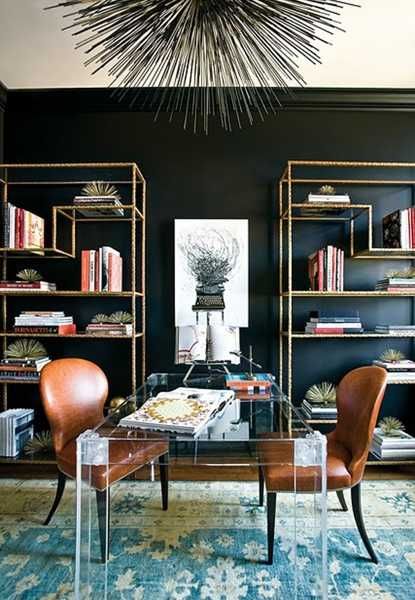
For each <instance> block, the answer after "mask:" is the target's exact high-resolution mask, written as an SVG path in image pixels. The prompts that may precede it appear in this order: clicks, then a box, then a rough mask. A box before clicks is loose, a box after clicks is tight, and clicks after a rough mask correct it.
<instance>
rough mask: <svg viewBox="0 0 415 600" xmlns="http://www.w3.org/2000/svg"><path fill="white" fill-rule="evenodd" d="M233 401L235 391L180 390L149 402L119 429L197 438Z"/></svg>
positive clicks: (162, 393) (158, 396) (124, 420)
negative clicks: (160, 432) (150, 431)
mask: <svg viewBox="0 0 415 600" xmlns="http://www.w3.org/2000/svg"><path fill="white" fill-rule="evenodd" d="M234 398H235V392H234V391H232V390H210V389H198V388H186V387H179V388H177V389H175V390H173V391H171V392H160V393H159V394H157V396H156V397H155V398H150V399H149V400H147V401H146V402H145V403H144V404H143V406H142V407H141V408H139V409H138V410H137V411H135V412H134V413H132V414H131V415H128V416H126V417H124V418H122V419H121V421H120V426H121V427H132V428H139V429H151V430H155V431H165V432H173V433H178V434H183V435H193V436H196V435H197V434H198V433H199V432H200V431H201V430H202V429H203V428H204V427H205V426H206V425H207V424H208V423H209V421H211V420H212V419H213V418H215V417H216V415H217V414H218V412H222V411H223V410H224V409H225V407H226V406H227V404H228V403H229V402H232V401H233V400H234Z"/></svg>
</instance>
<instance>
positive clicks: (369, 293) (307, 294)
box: [282, 290, 415, 298]
mask: <svg viewBox="0 0 415 600" xmlns="http://www.w3.org/2000/svg"><path fill="white" fill-rule="evenodd" d="M282 295H283V296H284V298H288V297H291V296H292V297H295V298H341V297H344V298H353V297H363V298H364V297H367V298H372V297H373V298H376V297H378V296H379V297H381V298H399V297H404V298H405V297H409V298H411V297H412V296H415V291H414V292H387V291H383V290H346V291H344V292H315V291H312V290H294V291H292V292H283V294H282Z"/></svg>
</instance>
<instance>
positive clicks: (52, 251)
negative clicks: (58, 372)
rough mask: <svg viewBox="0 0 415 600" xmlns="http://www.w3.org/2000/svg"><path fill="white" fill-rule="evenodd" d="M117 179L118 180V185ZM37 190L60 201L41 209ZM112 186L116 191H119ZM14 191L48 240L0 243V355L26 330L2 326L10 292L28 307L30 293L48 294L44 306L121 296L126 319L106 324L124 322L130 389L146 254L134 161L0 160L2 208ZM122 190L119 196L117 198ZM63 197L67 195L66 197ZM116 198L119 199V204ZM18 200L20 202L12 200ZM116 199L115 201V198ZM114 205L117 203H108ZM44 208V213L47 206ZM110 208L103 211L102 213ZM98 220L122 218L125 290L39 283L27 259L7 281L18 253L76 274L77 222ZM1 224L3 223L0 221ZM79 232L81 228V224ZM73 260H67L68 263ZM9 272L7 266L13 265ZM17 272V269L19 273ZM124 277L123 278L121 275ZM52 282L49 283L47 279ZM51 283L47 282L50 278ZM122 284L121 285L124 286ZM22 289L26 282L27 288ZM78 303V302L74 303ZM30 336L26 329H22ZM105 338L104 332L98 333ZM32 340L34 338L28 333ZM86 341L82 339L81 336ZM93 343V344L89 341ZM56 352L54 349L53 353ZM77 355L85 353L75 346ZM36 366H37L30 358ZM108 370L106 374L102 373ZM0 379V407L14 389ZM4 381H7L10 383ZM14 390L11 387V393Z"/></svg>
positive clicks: (138, 379)
mask: <svg viewBox="0 0 415 600" xmlns="http://www.w3.org/2000/svg"><path fill="white" fill-rule="evenodd" d="M121 186H122V187H121ZM74 188H75V189H79V192H80V193H81V190H84V195H82V201H83V202H82V205H81V206H77V205H76V203H74V198H73V194H72V193H71V191H72V190H73V189H74ZM39 189H45V190H46V191H47V192H48V194H45V198H51V196H52V194H54V195H55V197H60V198H63V199H64V200H63V202H62V201H61V203H60V204H57V205H54V206H51V207H50V206H49V205H48V207H47V210H46V211H45V210H41V209H40V208H39V203H42V199H41V197H40V196H39ZM118 189H119V190H120V191H121V192H122V194H121V193H119V192H118ZM19 190H24V191H25V194H24V197H25V200H24V208H25V209H26V208H29V209H30V210H32V208H31V207H33V211H34V213H36V212H38V211H39V213H40V214H42V216H43V217H44V225H45V239H46V240H47V246H46V245H45V247H44V248H42V254H39V253H38V252H34V251H33V250H31V249H28V248H8V247H7V248H5V247H3V248H1V249H0V252H1V256H0V260H1V261H2V273H3V278H4V280H5V281H4V282H3V283H4V285H2V282H0V296H2V330H1V332H0V337H1V339H2V340H3V342H2V345H3V355H5V352H6V350H7V348H8V346H9V344H10V340H11V339H13V338H15V339H16V342H21V341H22V339H24V338H25V337H27V335H28V334H24V333H19V332H14V331H9V330H8V325H9V322H10V309H11V308H12V302H13V301H11V302H10V303H9V297H14V296H21V297H22V298H25V297H28V296H30V299H31V303H32V304H31V306H30V308H36V306H33V302H35V301H34V300H33V298H34V297H37V296H42V301H43V302H45V299H46V298H47V302H48V308H49V307H50V308H51V309H55V308H59V309H60V308H61V306H60V305H58V306H57V305H56V299H57V298H58V297H66V298H68V301H69V299H71V300H73V301H76V302H77V303H78V304H79V303H80V302H82V301H83V300H84V299H85V302H89V300H87V298H89V297H91V298H97V299H103V298H105V297H108V298H110V297H111V298H123V301H124V302H125V303H126V304H127V303H128V306H127V305H126V306H125V308H126V309H127V308H128V312H129V314H130V315H131V322H130V323H129V324H123V323H120V324H117V323H113V324H112V326H113V327H117V326H120V327H123V328H126V327H129V329H130V332H129V335H124V334H122V335H117V336H115V337H117V338H119V339H123V340H126V342H125V343H126V344H128V346H127V347H129V349H130V359H129V361H128V367H126V369H128V372H129V379H130V390H128V389H126V390H124V391H125V392H129V391H131V393H134V392H135V390H136V389H137V386H138V385H141V383H142V381H143V380H144V377H145V374H146V363H145V344H146V336H145V294H146V285H145V283H146V261H145V245H146V181H145V179H144V177H143V175H142V173H141V171H140V169H139V168H138V166H137V165H136V163H133V162H129V163H122V162H108V163H92V162H91V163H65V164H61V163H48V164H0V197H1V200H2V204H3V211H2V212H1V214H2V215H3V214H5V210H6V209H7V208H8V205H9V203H10V201H11V202H14V197H15V196H16V197H17V193H18V191H19ZM85 193H87V194H88V193H89V194H92V193H94V194H100V195H101V197H100V198H99V202H95V200H96V198H94V197H93V196H91V195H89V196H86V195H85ZM121 195H122V197H123V200H121ZM65 199H66V200H65ZM103 201H105V202H104V208H107V211H106V212H105V214H101V213H100V214H98V213H97V212H96V211H97V210H98V209H101V208H102V207H103V205H102V203H103ZM121 202H122V204H121ZM19 203H20V202H19ZM114 203H115V204H114ZM115 209H116V210H115ZM48 211H49V212H48ZM109 211H110V212H109ZM103 221H105V223H112V222H114V223H123V224H125V225H123V226H125V228H126V232H127V235H128V238H127V239H128V240H129V251H128V262H129V267H128V278H127V277H126V278H125V281H124V284H125V286H126V289H125V290H124V291H102V292H100V291H96V292H95V291H93V292H90V291H89V290H88V291H82V290H80V289H72V290H65V289H64V290H59V291H57V290H56V287H55V288H54V289H51V288H50V287H47V288H45V287H43V288H42V284H44V283H45V282H43V281H41V280H39V278H38V277H37V276H35V274H34V271H35V269H32V268H31V266H30V265H27V266H26V264H25V267H26V268H25V269H16V271H17V272H19V278H17V283H18V285H17V287H16V286H15V287H10V286H6V285H5V284H6V283H8V282H7V280H6V274H7V273H8V272H9V271H10V268H11V265H12V261H13V263H14V262H15V260H21V259H24V260H25V261H26V263H27V261H28V260H30V259H35V260H39V259H42V260H44V261H48V260H56V259H58V260H59V259H64V260H65V261H68V264H69V266H70V267H69V268H71V269H72V268H73V272H74V274H75V273H77V272H78V273H79V271H80V262H79V260H78V258H79V255H80V251H81V250H83V248H82V247H80V246H79V240H80V234H81V233H82V232H80V229H81V228H85V230H86V231H87V228H88V226H89V225H90V224H97V223H101V222H103ZM3 225H4V223H3ZM82 231H84V230H82ZM72 261H73V263H72V264H73V267H72V264H71V262H72ZM16 271H14V272H16ZM22 271H23V272H22ZM127 279H128V281H127ZM35 285H39V288H38V289H37V290H36V293H35V292H34V290H32V289H29V288H27V286H35ZM50 285H52V284H50ZM53 285H54V284H53ZM127 286H128V287H127ZM26 288H27V289H26ZM78 304H77V306H78ZM104 304H105V300H103V304H102V305H101V306H100V307H99V308H100V312H103V313H104V312H105V306H104ZM137 323H142V326H139V327H137ZM29 335H32V334H29ZM33 336H34V337H36V338H42V337H45V338H46V337H47V338H50V337H53V338H56V340H58V339H62V338H63V336H61V335H59V333H58V332H51V331H48V332H46V331H45V332H44V333H43V332H39V333H33ZM69 337H70V338H71V343H72V344H78V343H79V344H80V343H83V340H88V339H91V340H92V339H95V340H98V339H99V338H100V336H99V335H98V336H96V335H91V334H87V333H75V334H73V335H72V334H71V335H70V336H65V339H66V340H68V339H69ZM102 337H104V336H102ZM34 341H36V342H37V341H38V339H36V340H34ZM85 343H86V342H85ZM92 347H93V348H96V345H93V346H92ZM58 348H59V346H56V347H55V348H54V356H56V357H58V356H59V350H58ZM55 353H56V354H55ZM82 354H83V355H84V352H82ZM90 358H91V360H94V358H95V357H94V353H93V351H91V354H90ZM34 366H35V367H36V365H34ZM109 375H111V374H110V373H109ZM1 383H2V386H1V389H2V405H3V409H7V408H8V406H10V407H13V399H14V396H13V395H14V393H15V389H16V388H14V384H15V383H16V381H15V380H12V381H11V380H7V381H6V380H5V379H4V378H3V379H2V381H1ZM9 384H13V386H10V385H9ZM16 393H17V392H16Z"/></svg>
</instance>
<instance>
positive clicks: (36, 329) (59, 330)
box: [14, 323, 76, 335]
mask: <svg viewBox="0 0 415 600" xmlns="http://www.w3.org/2000/svg"><path fill="white" fill-rule="evenodd" d="M14 332H15V333H27V334H30V333H56V334H57V335H73V334H74V333H76V325H75V323H63V324H62V325H44V326H43V325H17V326H16V327H15V328H14Z"/></svg>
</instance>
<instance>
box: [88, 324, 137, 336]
mask: <svg viewBox="0 0 415 600" xmlns="http://www.w3.org/2000/svg"><path fill="white" fill-rule="evenodd" d="M86 333H88V334H90V335H97V336H99V335H117V336H118V335H127V336H131V335H132V334H133V324H132V323H89V324H88V325H87V326H86Z"/></svg>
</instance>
